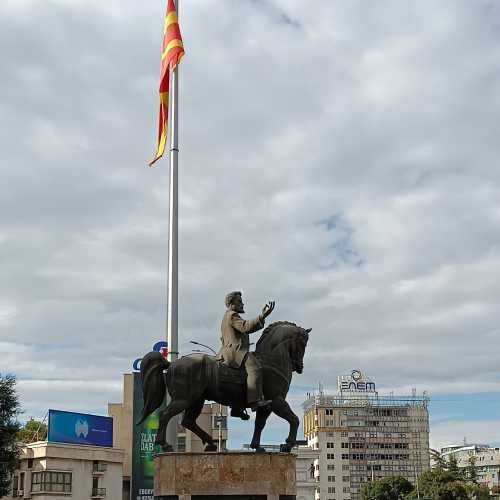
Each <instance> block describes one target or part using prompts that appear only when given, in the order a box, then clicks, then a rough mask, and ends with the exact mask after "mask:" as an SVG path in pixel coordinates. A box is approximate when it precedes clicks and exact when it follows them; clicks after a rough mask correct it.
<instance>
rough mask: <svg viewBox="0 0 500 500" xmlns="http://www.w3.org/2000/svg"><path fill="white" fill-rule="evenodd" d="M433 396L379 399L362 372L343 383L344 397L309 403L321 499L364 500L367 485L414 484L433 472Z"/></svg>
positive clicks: (307, 428)
mask: <svg viewBox="0 0 500 500" xmlns="http://www.w3.org/2000/svg"><path fill="white" fill-rule="evenodd" d="M427 403H428V398H427V397H426V396H423V397H422V398H417V397H416V394H413V395H412V396H408V397H402V396H379V395H378V393H377V391H376V386H375V382H374V381H373V380H372V379H370V378H368V377H366V376H364V375H363V374H362V373H361V372H360V371H359V370H353V371H352V372H351V373H350V374H349V375H343V376H340V377H339V379H338V393H337V394H335V395H326V394H324V393H323V392H320V394H318V395H313V396H310V397H309V398H308V399H307V400H306V401H305V403H304V405H303V407H304V435H305V437H306V439H307V441H308V445H309V446H311V447H312V448H314V449H316V450H318V452H319V457H318V459H317V460H316V462H315V469H316V470H315V475H316V480H317V488H316V494H315V498H316V499H317V500H358V499H359V498H360V491H361V488H362V486H363V484H364V483H366V482H369V481H373V480H375V479H380V478H383V477H387V476H394V475H399V476H403V477H406V478H407V479H408V480H410V481H411V482H414V481H415V477H416V476H417V475H419V474H421V473H422V472H423V471H424V470H427V469H428V468H429V415H428V411H427Z"/></svg>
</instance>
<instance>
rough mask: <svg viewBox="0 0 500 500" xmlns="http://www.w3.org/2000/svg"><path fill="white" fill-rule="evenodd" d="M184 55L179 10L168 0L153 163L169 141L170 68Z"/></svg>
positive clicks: (159, 156) (150, 164) (151, 163)
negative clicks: (156, 143) (156, 137)
mask: <svg viewBox="0 0 500 500" xmlns="http://www.w3.org/2000/svg"><path fill="white" fill-rule="evenodd" d="M183 55H184V46H183V45H182V37H181V30H180V29H179V23H178V21H177V11H176V9H175V3H174V0H168V3H167V12H166V14H165V24H164V28H163V44H162V49H161V63H160V113H159V117H158V145H157V147H156V153H155V157H154V158H153V160H152V161H151V162H150V163H149V166H152V165H153V163H154V162H155V161H157V160H159V159H160V158H161V157H162V155H163V152H164V151H165V145H166V143H167V125H168V91H169V82H170V70H172V71H173V70H174V68H175V67H176V66H177V64H179V62H180V60H181V57H182V56H183Z"/></svg>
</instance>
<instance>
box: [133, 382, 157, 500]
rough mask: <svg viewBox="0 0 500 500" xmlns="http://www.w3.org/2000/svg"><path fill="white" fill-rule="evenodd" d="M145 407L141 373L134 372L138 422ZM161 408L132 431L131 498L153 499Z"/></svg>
mask: <svg viewBox="0 0 500 500" xmlns="http://www.w3.org/2000/svg"><path fill="white" fill-rule="evenodd" d="M142 409H143V401H142V382H141V374H140V373H137V372H135V373H134V409H133V421H134V423H135V422H138V421H139V420H140V418H141V414H142ZM159 412H160V410H157V411H155V412H154V413H153V414H151V415H150V416H149V417H148V418H147V419H146V420H145V421H144V422H143V423H142V424H141V425H134V428H133V431H132V484H131V497H130V498H131V500H153V497H154V495H153V479H154V473H155V471H154V462H153V454H154V442H155V439H156V432H157V430H158V416H159Z"/></svg>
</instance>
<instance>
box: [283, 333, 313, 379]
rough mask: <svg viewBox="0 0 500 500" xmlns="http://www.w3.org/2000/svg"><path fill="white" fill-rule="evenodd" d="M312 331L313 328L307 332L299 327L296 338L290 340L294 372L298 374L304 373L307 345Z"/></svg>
mask: <svg viewBox="0 0 500 500" xmlns="http://www.w3.org/2000/svg"><path fill="white" fill-rule="evenodd" d="M311 330H312V328H308V329H307V330H305V329H304V328H300V327H298V328H297V330H296V332H295V335H294V337H293V338H292V339H291V340H290V349H289V351H288V352H289V354H290V358H291V360H292V367H293V371H296V372H297V373H302V371H303V370H304V353H305V352H306V345H307V341H308V340H309V332H310V331H311Z"/></svg>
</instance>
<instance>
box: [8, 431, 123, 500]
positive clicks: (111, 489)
mask: <svg viewBox="0 0 500 500" xmlns="http://www.w3.org/2000/svg"><path fill="white" fill-rule="evenodd" d="M122 465H123V450H119V449H116V448H108V447H101V446H88V445H78V444H66V443H52V442H47V441H39V442H36V443H31V444H28V445H23V446H22V447H21V449H20V456H19V465H18V467H17V469H16V471H15V472H14V474H13V477H12V490H11V494H10V495H7V496H6V497H5V499H6V500H12V499H13V498H36V499H37V500H49V499H53V498H58V497H60V496H65V497H69V498H71V499H73V500H88V499H109V500H119V499H121V498H122Z"/></svg>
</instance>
